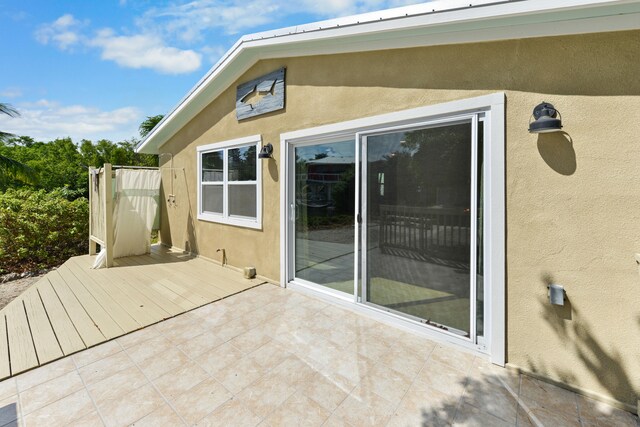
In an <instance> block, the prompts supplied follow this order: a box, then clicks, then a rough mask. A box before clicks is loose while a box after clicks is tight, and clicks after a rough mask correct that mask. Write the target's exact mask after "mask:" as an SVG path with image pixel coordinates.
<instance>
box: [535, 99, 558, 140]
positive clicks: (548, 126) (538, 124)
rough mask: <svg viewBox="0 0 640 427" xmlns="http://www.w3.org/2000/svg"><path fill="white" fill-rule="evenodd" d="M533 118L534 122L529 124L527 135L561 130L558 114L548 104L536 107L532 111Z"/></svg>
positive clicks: (544, 103)
mask: <svg viewBox="0 0 640 427" xmlns="http://www.w3.org/2000/svg"><path fill="white" fill-rule="evenodd" d="M557 116H560V118H557ZM533 118H534V119H535V120H534V121H532V122H531V121H530V122H529V133H549V132H559V131H560V130H561V129H562V120H561V119H562V116H561V115H560V112H559V111H558V110H556V108H555V107H554V106H553V105H551V104H549V103H548V102H543V103H542V104H538V105H536V107H535V108H534V109H533Z"/></svg>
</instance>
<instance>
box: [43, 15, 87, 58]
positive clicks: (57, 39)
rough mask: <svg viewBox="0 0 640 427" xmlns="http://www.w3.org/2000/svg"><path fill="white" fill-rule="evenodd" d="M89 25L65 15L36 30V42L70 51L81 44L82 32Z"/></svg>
mask: <svg viewBox="0 0 640 427" xmlns="http://www.w3.org/2000/svg"><path fill="white" fill-rule="evenodd" d="M88 24H89V21H79V20H77V19H76V18H74V17H73V15H71V14H65V15H62V16H61V17H60V18H58V19H56V20H55V21H53V22H51V23H49V24H43V25H41V26H40V27H39V28H38V29H37V30H36V33H35V36H36V40H38V41H39V42H40V43H42V44H49V43H51V44H53V45H55V46H56V47H57V48H58V49H60V50H70V49H71V48H72V47H74V46H76V45H78V44H79V43H80V42H81V40H82V36H81V33H80V31H81V30H82V28H83V27H85V26H86V25H88Z"/></svg>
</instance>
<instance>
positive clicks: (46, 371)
mask: <svg viewBox="0 0 640 427" xmlns="http://www.w3.org/2000/svg"><path fill="white" fill-rule="evenodd" d="M75 369H76V366H75V365H74V363H73V360H71V358H70V357H65V358H64V359H60V360H57V361H55V362H52V363H49V364H48V365H44V366H42V367H40V368H38V369H34V370H32V371H29V372H25V373H24V374H20V375H18V376H17V377H16V383H17V385H18V391H24V390H26V389H28V388H31V387H33V386H36V385H38V384H42V383H44V382H47V381H49V380H52V379H54V378H57V377H59V376H61V375H64V374H66V373H68V372H71V371H73V370H75Z"/></svg>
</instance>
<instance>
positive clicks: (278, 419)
mask: <svg viewBox="0 0 640 427" xmlns="http://www.w3.org/2000/svg"><path fill="white" fill-rule="evenodd" d="M330 415H331V412H329V411H328V410H327V409H325V408H324V407H322V406H321V405H320V404H318V403H316V402H315V401H314V400H312V399H310V398H308V397H306V396H304V395H298V394H293V395H292V396H291V397H289V399H287V400H286V401H285V402H284V403H283V404H282V405H280V406H279V407H278V408H277V409H276V410H275V411H273V412H272V413H271V415H269V417H268V418H267V419H266V420H265V424H266V425H268V426H271V427H280V426H305V427H307V426H308V427H314V426H318V427H319V426H321V425H322V424H323V423H324V422H325V421H326V420H327V418H329V416H330Z"/></svg>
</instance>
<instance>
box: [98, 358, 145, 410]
mask: <svg viewBox="0 0 640 427" xmlns="http://www.w3.org/2000/svg"><path fill="white" fill-rule="evenodd" d="M147 383H148V381H147V378H146V377H145V376H144V375H143V374H142V371H140V369H138V368H137V367H136V366H130V367H128V368H125V369H124V370H122V371H120V372H117V373H115V374H113V375H111V376H109V377H107V378H105V379H103V380H100V381H98V382H95V383H91V384H89V385H88V386H87V390H88V391H89V394H90V395H91V397H92V398H93V400H94V401H95V402H96V403H98V404H100V403H102V402H105V401H107V400H111V399H115V398H117V397H118V396H120V395H124V394H128V393H131V392H132V391H134V390H137V389H138V388H140V387H142V386H143V385H145V384H147Z"/></svg>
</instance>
